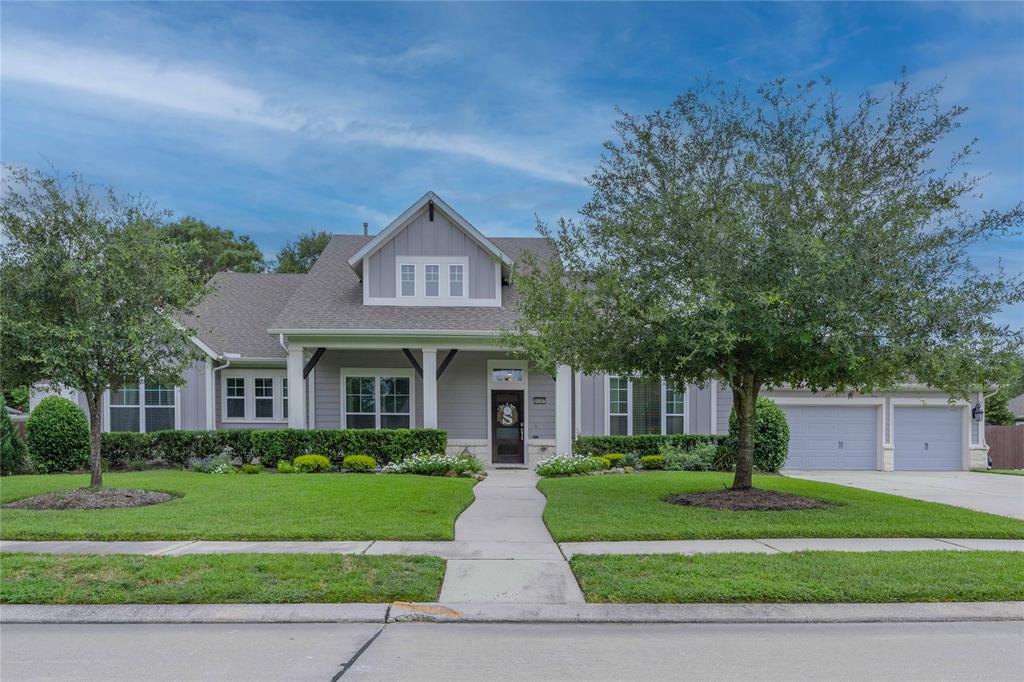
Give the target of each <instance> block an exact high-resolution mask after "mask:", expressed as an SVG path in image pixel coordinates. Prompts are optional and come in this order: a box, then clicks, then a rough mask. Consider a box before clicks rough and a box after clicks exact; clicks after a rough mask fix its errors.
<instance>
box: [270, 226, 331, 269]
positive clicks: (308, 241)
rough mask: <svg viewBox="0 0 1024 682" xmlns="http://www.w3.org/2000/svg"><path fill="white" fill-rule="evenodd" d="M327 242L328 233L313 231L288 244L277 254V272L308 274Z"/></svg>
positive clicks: (329, 238)
mask: <svg viewBox="0 0 1024 682" xmlns="http://www.w3.org/2000/svg"><path fill="white" fill-rule="evenodd" d="M329 241H331V233H330V232H325V231H319V232H316V231H314V232H309V233H307V234H303V235H300V236H299V238H298V239H296V240H295V241H293V242H288V243H287V244H285V245H284V247H283V248H282V249H281V251H280V253H278V254H277V272H300V273H301V272H309V269H310V268H311V267H313V264H314V263H316V259H317V258H319V257H320V254H321V253H323V250H324V249H326V248H327V242H329Z"/></svg>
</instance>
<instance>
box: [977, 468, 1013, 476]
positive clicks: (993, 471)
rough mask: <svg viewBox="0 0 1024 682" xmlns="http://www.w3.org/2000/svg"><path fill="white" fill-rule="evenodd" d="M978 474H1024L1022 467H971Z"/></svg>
mask: <svg viewBox="0 0 1024 682" xmlns="http://www.w3.org/2000/svg"><path fill="white" fill-rule="evenodd" d="M971 471H974V472H977V473H979V474H1003V475H1006V476H1024V469H971Z"/></svg>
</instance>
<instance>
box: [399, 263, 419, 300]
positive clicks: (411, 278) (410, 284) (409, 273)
mask: <svg viewBox="0 0 1024 682" xmlns="http://www.w3.org/2000/svg"><path fill="white" fill-rule="evenodd" d="M401 282H402V292H401V293H402V296H415V295H416V266H415V265H408V264H406V265H403V266H402V279H401Z"/></svg>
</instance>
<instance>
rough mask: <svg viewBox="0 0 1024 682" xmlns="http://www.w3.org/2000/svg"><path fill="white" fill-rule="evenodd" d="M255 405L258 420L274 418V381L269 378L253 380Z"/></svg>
mask: <svg viewBox="0 0 1024 682" xmlns="http://www.w3.org/2000/svg"><path fill="white" fill-rule="evenodd" d="M252 388H253V403H254V404H255V406H256V419H273V418H274V380H273V379H270V378H267V377H257V378H255V379H253V385H252Z"/></svg>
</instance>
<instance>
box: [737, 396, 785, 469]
mask: <svg viewBox="0 0 1024 682" xmlns="http://www.w3.org/2000/svg"><path fill="white" fill-rule="evenodd" d="M756 407H757V415H756V417H755V419H754V468H755V469H757V470H758V471H778V470H779V469H781V468H782V466H783V465H784V464H785V463H786V456H787V455H788V454H789V424H788V423H787V422H786V413H785V412H783V411H782V408H781V407H779V406H778V405H776V404H775V402H774V401H772V400H769V399H768V398H758V399H757V405H756ZM738 430H739V420H738V419H737V418H736V410H733V411H732V413H731V414H730V415H729V435H728V436H727V437H726V441H725V461H726V462H728V463H729V464H730V465H731V466H730V467H729V468H732V467H735V466H736V447H737V444H738V441H739V433H738Z"/></svg>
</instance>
